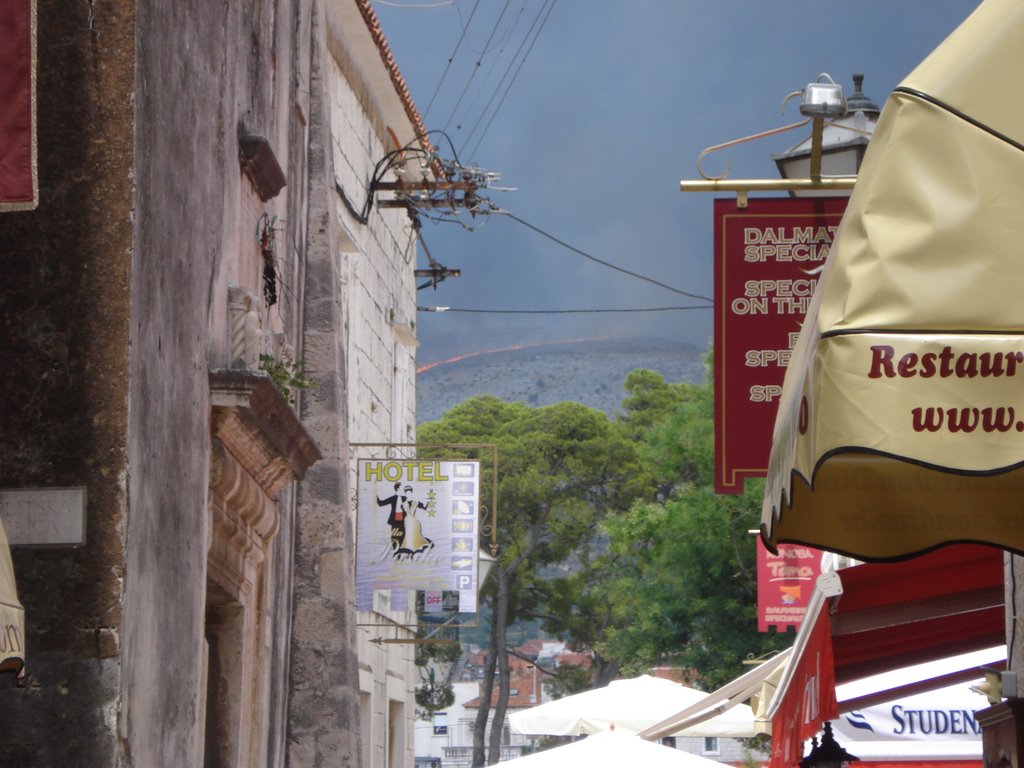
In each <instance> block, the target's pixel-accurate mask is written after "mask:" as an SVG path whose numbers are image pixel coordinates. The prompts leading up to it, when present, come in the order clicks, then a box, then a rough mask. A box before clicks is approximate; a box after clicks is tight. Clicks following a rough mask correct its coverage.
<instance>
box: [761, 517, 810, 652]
mask: <svg viewBox="0 0 1024 768" xmlns="http://www.w3.org/2000/svg"><path fill="white" fill-rule="evenodd" d="M820 574H821V550H820V549H814V548H813V547H805V546H803V545H800V544H780V545H779V554H777V555H773V554H772V553H771V552H769V551H768V550H767V549H765V546H764V543H762V541H761V539H760V537H759V538H758V539H757V631H758V632H767V631H768V628H769V627H775V629H777V630H779V631H780V632H785V631H786V630H788V629H790V628H793V629H799V627H800V624H801V623H802V622H803V620H804V615H805V614H806V613H807V604H808V603H809V602H810V601H811V595H812V594H813V593H814V585H815V583H816V582H817V581H818V576H819V575H820Z"/></svg>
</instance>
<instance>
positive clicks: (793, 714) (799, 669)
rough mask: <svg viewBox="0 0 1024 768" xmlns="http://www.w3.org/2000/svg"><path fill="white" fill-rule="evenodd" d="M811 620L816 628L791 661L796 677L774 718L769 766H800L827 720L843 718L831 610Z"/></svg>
mask: <svg viewBox="0 0 1024 768" xmlns="http://www.w3.org/2000/svg"><path fill="white" fill-rule="evenodd" d="M811 620H812V621H814V631H813V632H812V633H811V634H810V635H809V636H808V641H807V646H806V647H805V648H804V651H803V653H802V654H801V655H800V657H799V658H797V659H795V660H793V661H791V662H790V663H792V664H795V665H796V666H795V668H794V670H793V676H792V678H790V681H789V685H788V686H786V690H785V692H784V694H783V698H782V704H781V705H780V706H779V708H778V710H776V712H775V716H774V717H773V718H772V756H771V761H770V762H769V764H768V765H769V768H793V766H795V765H799V764H800V761H801V759H802V758H803V750H804V742H805V741H806V740H807V739H809V738H811V736H814V735H815V734H816V733H817V732H818V731H819V730H820V729H821V726H822V723H824V722H825V721H826V720H835V719H836V718H837V717H839V705H838V704H837V703H836V680H835V662H834V661H833V658H832V634H831V631H830V630H831V628H830V624H829V619H828V611H827V610H822V611H819V612H818V615H817V616H814V617H811Z"/></svg>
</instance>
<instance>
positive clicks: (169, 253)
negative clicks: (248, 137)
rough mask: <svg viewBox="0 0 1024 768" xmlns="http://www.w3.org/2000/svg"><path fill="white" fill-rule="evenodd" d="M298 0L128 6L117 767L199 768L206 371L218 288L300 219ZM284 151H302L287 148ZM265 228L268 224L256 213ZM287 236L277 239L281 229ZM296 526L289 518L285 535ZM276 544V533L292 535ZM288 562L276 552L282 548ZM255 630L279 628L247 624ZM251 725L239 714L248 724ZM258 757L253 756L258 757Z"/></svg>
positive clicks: (272, 651) (271, 698)
mask: <svg viewBox="0 0 1024 768" xmlns="http://www.w3.org/2000/svg"><path fill="white" fill-rule="evenodd" d="M308 7H309V3H308V2H303V0H294V1H289V0H278V1H277V2H252V3H239V4H223V3H220V4H218V3H208V2H203V1H201V0H192V1H186V2H175V3H165V2H157V1H156V0H146V1H145V2H141V1H140V2H139V3H138V14H137V18H138V32H137V39H138V56H137V70H136V71H137V81H136V90H135V108H136V115H137V130H136V137H135V138H136V142H135V159H136V162H135V181H136V200H135V225H136V229H135V242H136V247H135V251H134V260H133V263H132V324H131V333H132V337H131V359H130V371H129V381H130V392H129V425H128V435H129V456H130V460H129V463H130V474H129V499H130V511H129V515H128V529H127V541H126V549H125V559H126V574H125V599H124V617H125V619H124V625H125V629H124V642H123V648H124V662H123V683H122V689H121V690H122V706H121V710H120V721H119V731H120V734H119V735H120V737H121V739H122V741H121V745H122V749H123V758H122V759H123V761H124V764H125V765H127V766H137V767H138V768H149V767H150V766H170V765H201V764H202V762H203V748H204V747H203V743H202V736H203V732H204V728H205V727H206V726H205V724H204V705H205V703H206V702H205V687H204V677H203V676H204V661H203V660H204V657H205V643H204V610H205V607H206V590H207V578H206V576H207V571H206V564H207V547H208V541H209V538H208V537H209V515H208V510H207V503H208V469H209V457H210V434H209V430H210V425H209V413H210V399H209V385H208V380H207V375H208V370H209V368H211V367H221V366H224V365H226V364H227V363H228V354H227V353H228V342H227V320H226V317H227V306H226V305H227V293H228V288H229V287H230V286H242V287H244V288H246V289H247V290H249V291H250V292H251V293H252V294H254V295H255V296H257V297H259V296H261V295H262V288H263V283H262V268H263V262H262V259H261V254H260V250H259V232H260V221H261V220H262V221H267V222H272V223H273V224H274V228H275V229H274V234H273V237H274V239H275V244H276V247H277V253H278V254H280V256H281V267H282V270H285V269H291V270H293V271H294V269H295V268H296V263H297V259H298V258H299V256H298V255H296V253H297V249H298V247H301V241H300V242H299V245H298V246H297V245H296V241H297V238H300V237H301V233H300V232H297V231H296V225H295V223H294V222H292V221H288V218H289V216H290V215H291V214H292V212H294V211H301V210H303V208H304V199H305V198H304V196H305V184H304V179H303V178H302V172H301V167H300V168H299V169H298V172H297V173H295V172H293V169H292V168H291V167H290V164H291V162H292V161H293V160H295V159H296V158H300V159H301V158H302V157H303V156H304V153H305V150H304V147H305V135H304V133H305V129H304V127H303V125H302V120H303V110H304V104H303V99H304V97H303V96H301V94H303V93H305V91H306V88H307V85H308V84H307V83H305V82H301V81H300V80H299V79H298V78H297V77H295V76H294V72H293V69H292V63H293V62H296V61H299V60H301V58H302V57H303V56H305V58H306V59H307V60H308V57H309V51H308V45H309V41H308V36H306V37H303V34H302V33H303V32H306V33H307V35H308V31H309V26H308V22H307V23H303V20H304V18H305V17H306V16H308V10H307V9H308ZM241 132H252V133H258V134H261V135H263V136H265V137H266V138H267V140H268V141H269V142H270V146H271V147H272V149H273V151H274V154H275V156H276V158H277V161H278V163H279V164H280V165H281V168H282V170H283V171H284V173H285V175H286V177H287V181H288V186H287V187H285V189H284V191H283V192H282V193H281V195H279V196H278V197H276V198H274V199H272V200H270V201H268V202H266V203H264V202H261V201H260V200H259V199H258V197H257V196H256V193H255V189H254V187H253V185H252V183H251V182H250V180H249V178H248V177H246V176H245V175H243V173H242V170H241V168H240V164H239V157H238V146H239V145H238V137H239V134H240V133H241ZM296 142H298V145H299V146H297V147H296V146H293V145H294V144H295V143H296ZM264 216H265V217H266V218H264ZM288 227H290V228H291V230H288V229H287V228H288ZM297 311H298V307H297V299H296V298H295V296H294V291H293V293H292V295H291V298H290V299H289V304H288V306H287V307H286V308H282V306H276V307H274V308H273V309H268V308H267V306H265V305H264V306H261V307H260V310H259V312H260V320H261V323H263V326H264V328H265V329H268V330H269V329H270V328H274V329H275V330H281V331H283V332H284V333H285V334H286V336H287V335H288V334H290V335H291V338H290V339H289V341H290V342H291V344H293V345H294V344H295V342H296V341H297V335H296V334H297V330H296V327H295V319H296V314H297ZM291 520H292V518H291V517H290V516H289V517H286V519H285V523H284V524H285V525H291V522H290V521H291ZM290 533H291V532H290V531H288V533H287V534H286V541H287V540H288V539H287V537H288V536H290ZM274 552H275V561H274V562H271V563H268V565H267V567H268V569H269V572H270V573H271V574H272V579H271V580H270V581H269V582H268V590H269V591H270V593H271V595H270V597H269V601H270V604H272V605H275V606H278V607H280V606H281V602H280V599H281V592H282V591H286V590H288V589H289V588H290V569H289V565H290V564H289V563H288V562H287V561H285V562H280V561H279V560H280V559H281V558H280V554H281V551H280V548H279V547H277V545H275V547H274ZM285 554H287V553H285ZM260 620H261V624H260V625H259V626H261V627H264V626H268V625H274V626H276V625H277V624H278V622H283V623H284V624H285V626H287V617H281V616H271V617H265V616H261V617H260ZM258 634H259V637H258V638H256V640H255V641H256V642H260V643H264V644H269V646H270V647H269V648H264V649H261V650H260V652H259V653H260V657H268V656H269V657H271V658H272V662H271V667H272V671H271V679H270V680H269V681H268V680H264V681H262V682H260V684H259V686H260V687H259V690H260V691H261V693H260V694H259V700H258V701H256V702H255V703H254V705H253V706H254V707H255V710H254V711H256V712H262V711H266V709H267V708H268V707H270V708H271V711H272V712H277V713H278V714H280V712H281V707H282V700H283V699H284V698H285V693H284V689H283V686H284V684H285V668H286V666H287V653H288V647H287V643H282V642H281V636H280V633H278V632H269V631H267V632H263V631H261V632H259V633H258ZM250 714H251V713H249V712H246V713H242V714H241V715H240V716H242V717H249V716H250ZM283 727H284V724H283V721H282V720H280V719H279V720H277V721H276V722H272V723H270V724H269V727H268V731H269V733H267V734H266V736H265V737H266V739H267V741H268V746H267V747H266V750H267V753H268V754H269V755H270V756H271V757H270V758H268V761H269V759H273V760H275V761H276V764H278V765H280V764H282V761H283V750H282V746H281V745H282V743H283V742H284V737H283ZM257 751H262V748H260V749H258V750H257Z"/></svg>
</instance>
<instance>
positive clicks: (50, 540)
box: [0, 486, 85, 547]
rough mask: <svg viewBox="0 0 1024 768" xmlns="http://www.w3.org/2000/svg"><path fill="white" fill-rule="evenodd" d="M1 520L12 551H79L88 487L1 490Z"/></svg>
mask: <svg viewBox="0 0 1024 768" xmlns="http://www.w3.org/2000/svg"><path fill="white" fill-rule="evenodd" d="M0 520H2V521H3V524H4V530H5V531H6V532H7V541H8V543H9V544H10V545H11V546H12V547H80V546H82V545H83V544H85V487H84V486H82V487H79V488H18V489H3V490H0Z"/></svg>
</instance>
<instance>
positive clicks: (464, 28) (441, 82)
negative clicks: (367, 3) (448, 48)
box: [378, 0, 480, 119]
mask: <svg viewBox="0 0 1024 768" xmlns="http://www.w3.org/2000/svg"><path fill="white" fill-rule="evenodd" d="M378 1H379V0H378ZM479 7H480V0H476V3H474V5H473V10H472V11H470V13H469V18H468V19H467V20H466V23H465V24H463V25H462V34H460V35H459V40H458V42H457V43H455V50H454V51H452V55H451V56H449V57H448V64H447V65H446V66H445V68H444V72H442V73H441V79H440V80H439V81H438V82H437V87H436V88H435V89H434V94H433V95H432V96H431V97H430V102H429V103H428V104H427V109H426V111H425V112H424V113H423V119H426V117H427V115H429V114H430V108H431V107H432V106H434V100H435V99H436V98H437V94H438V93H440V92H441V86H442V85H444V81H445V79H447V77H448V71H449V70H450V69H451V68H452V62H453V61H455V57H456V56H458V54H459V48H461V47H462V41H463V40H465V39H466V31H467V30H468V29H469V25H470V24H472V23H473V17H474V16H475V15H476V9H477V8H479ZM456 10H458V8H456Z"/></svg>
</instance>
